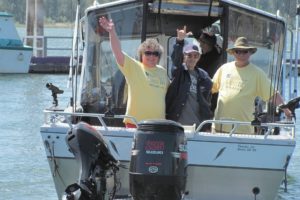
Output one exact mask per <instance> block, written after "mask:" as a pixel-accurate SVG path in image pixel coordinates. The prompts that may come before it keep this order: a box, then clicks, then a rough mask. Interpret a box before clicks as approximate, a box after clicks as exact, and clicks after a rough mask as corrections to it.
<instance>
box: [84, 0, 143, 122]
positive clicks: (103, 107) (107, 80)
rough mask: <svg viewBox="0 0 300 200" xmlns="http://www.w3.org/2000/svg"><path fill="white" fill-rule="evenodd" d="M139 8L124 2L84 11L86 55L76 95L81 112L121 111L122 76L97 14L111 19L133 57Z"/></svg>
mask: <svg viewBox="0 0 300 200" xmlns="http://www.w3.org/2000/svg"><path fill="white" fill-rule="evenodd" d="M141 9H142V7H141V6H139V5H130V8H129V7H128V5H127V7H125V6H124V8H123V9H122V8H121V9H120V10H118V12H116V11H115V10H113V9H112V10H109V9H107V8H106V9H102V10H101V9H97V10H92V11H91V12H89V13H88V15H87V16H88V17H87V21H86V22H85V26H86V27H85V51H84V54H85V55H84V57H85V58H86V59H85V60H83V70H82V73H81V77H82V80H81V86H80V88H81V95H80V96H79V99H80V104H81V106H82V107H83V109H84V112H88V113H108V114H125V110H126V103H127V86H126V82H125V78H124V76H123V74H122V73H121V72H120V70H119V69H118V66H117V63H116V61H115V58H114V56H113V53H112V51H111V47H110V41H109V37H108V33H107V32H106V31H105V30H103V29H102V28H101V27H100V26H99V24H98V20H99V17H101V16H106V17H108V18H111V19H113V21H114V23H115V28H116V31H117V34H118V35H119V38H120V41H121V46H122V50H123V51H124V52H126V53H127V54H128V55H130V56H131V57H136V52H137V48H138V45H139V44H140V42H141V27H142V26H141V19H142V16H141V15H142V12H141ZM124 16H126V17H124ZM129 18H130V20H129ZM91 123H92V122H91Z"/></svg>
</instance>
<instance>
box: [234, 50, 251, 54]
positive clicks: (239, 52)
mask: <svg viewBox="0 0 300 200" xmlns="http://www.w3.org/2000/svg"><path fill="white" fill-rule="evenodd" d="M249 52H250V51H249V50H234V53H236V54H247V53H249Z"/></svg>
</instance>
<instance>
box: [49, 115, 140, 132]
mask: <svg viewBox="0 0 300 200" xmlns="http://www.w3.org/2000/svg"><path fill="white" fill-rule="evenodd" d="M44 114H45V116H44V117H45V118H44V122H45V123H46V124H55V123H57V122H67V123H68V125H69V127H70V128H72V124H73V123H72V121H73V119H74V117H92V118H97V119H98V120H99V122H100V124H101V125H102V126H103V128H104V129H105V130H108V126H107V124H106V123H105V121H104V118H115V119H124V118H129V119H131V120H132V121H133V123H134V124H136V125H137V124H138V122H137V120H136V119H135V118H134V117H132V116H128V115H111V114H100V113H82V112H64V111H63V110H44Z"/></svg>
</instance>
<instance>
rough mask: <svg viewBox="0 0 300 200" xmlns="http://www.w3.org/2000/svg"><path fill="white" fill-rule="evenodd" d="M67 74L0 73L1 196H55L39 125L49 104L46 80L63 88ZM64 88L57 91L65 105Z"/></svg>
mask: <svg viewBox="0 0 300 200" xmlns="http://www.w3.org/2000/svg"><path fill="white" fill-rule="evenodd" d="M66 79H67V75H37V74H24V75H0V91H1V92H0V103H1V104H0V105H1V106H0V127H1V129H0V135H1V137H0V194H1V195H0V199H1V200H2V199H3V200H4V199H5V200H14V199H18V200H27V199H28V200H29V199H30V200H37V199H39V200H40V199H43V200H54V199H57V196H56V193H55V189H54V184H53V183H52V177H51V173H50V170H49V166H48V163H47V161H46V153H45V150H44V148H43V146H42V140H41V137H40V134H39V127H40V125H41V124H42V120H43V115H42V111H43V109H45V108H47V107H50V106H51V105H52V96H51V92H50V91H49V90H48V89H47V88H46V87H45V85H46V83H47V82H52V83H53V84H54V85H59V87H60V88H61V89H63V90H66V85H67V82H66ZM69 94H70V93H68V92H67V91H66V92H65V93H64V94H62V95H59V101H60V102H59V103H60V105H61V106H63V107H65V106H67V102H68V96H69Z"/></svg>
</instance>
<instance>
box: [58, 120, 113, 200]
mask: <svg viewBox="0 0 300 200" xmlns="http://www.w3.org/2000/svg"><path fill="white" fill-rule="evenodd" d="M66 142H67V144H68V145H69V147H70V151H71V152H72V153H73V154H74V155H75V159H76V160H77V161H78V162H79V166H80V174H79V183H78V184H77V183H74V184H72V185H70V186H68V187H67V189H66V190H65V195H64V197H63V199H68V200H104V199H105V195H106V192H107V191H106V180H107V178H108V177H109V175H111V176H112V175H113V176H114V177H115V180H116V172H117V171H118V161H117V159H116V158H115V156H114V155H113V154H112V152H111V150H110V149H111V148H110V143H108V142H107V141H105V140H104V138H103V136H102V134H101V133H100V132H98V131H97V130H96V129H95V128H93V127H92V126H90V125H89V124H87V123H84V122H80V123H78V124H77V125H76V126H75V127H74V128H73V130H72V131H70V132H69V134H68V135H67V137H66ZM112 149H113V148H112ZM116 184H117V183H116V181H115V186H116ZM114 188H116V187H114ZM114 193H115V191H113V192H112V193H111V198H113V196H114Z"/></svg>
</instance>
